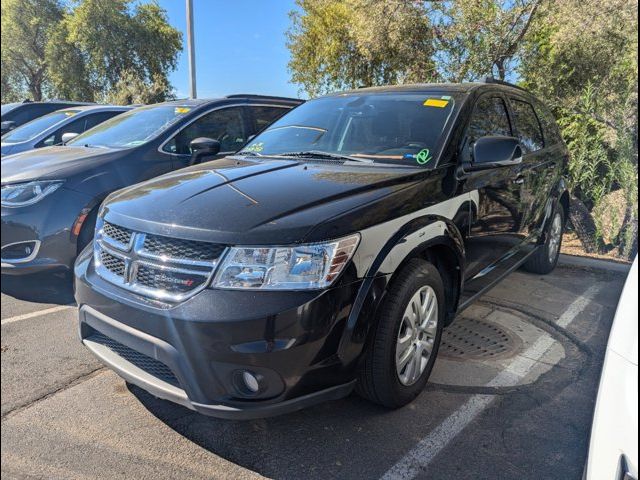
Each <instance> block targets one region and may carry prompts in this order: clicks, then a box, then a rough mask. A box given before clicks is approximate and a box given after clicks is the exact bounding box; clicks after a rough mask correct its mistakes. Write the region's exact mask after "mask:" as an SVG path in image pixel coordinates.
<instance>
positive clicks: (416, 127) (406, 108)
mask: <svg viewBox="0 0 640 480" xmlns="http://www.w3.org/2000/svg"><path fill="white" fill-rule="evenodd" d="M453 108H454V99H453V97H451V96H448V95H441V94H437V95H436V94H433V93H431V94H424V93H415V92H410V93H398V92H392V93H374V94H371V93H364V92H363V93H361V94H360V93H356V94H345V95H338V96H331V97H324V98H319V99H317V100H312V101H309V102H307V103H304V104H303V105H301V106H299V107H298V108H296V109H295V110H293V111H291V112H290V113H288V114H287V115H285V116H284V117H282V118H281V119H280V120H278V121H277V122H275V123H274V124H273V125H272V126H271V127H270V128H268V129H267V130H265V131H264V132H263V133H262V134H260V135H258V136H257V137H256V138H255V139H253V140H252V141H251V142H250V143H249V144H248V145H247V146H246V147H245V148H244V149H242V150H241V151H240V152H239V154H240V155H242V154H253V155H255V154H259V155H282V154H290V155H295V154H296V153H297V154H299V156H304V155H303V154H304V153H307V154H310V155H312V156H313V157H314V158H321V157H322V154H323V153H324V154H327V155H326V156H327V157H330V156H344V157H346V156H348V157H351V158H357V159H367V160H370V161H374V162H380V163H394V164H403V165H412V166H426V165H427V164H430V162H431V160H432V159H433V156H434V154H435V150H436V149H437V148H438V147H439V144H440V137H441V135H442V132H443V130H444V128H445V126H446V124H447V120H448V118H449V116H450V115H451V112H452V111H453Z"/></svg>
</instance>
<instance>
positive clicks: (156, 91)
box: [104, 71, 175, 105]
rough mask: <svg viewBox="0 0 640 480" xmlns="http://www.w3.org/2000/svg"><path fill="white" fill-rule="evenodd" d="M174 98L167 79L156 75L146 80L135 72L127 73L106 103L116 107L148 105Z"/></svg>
mask: <svg viewBox="0 0 640 480" xmlns="http://www.w3.org/2000/svg"><path fill="white" fill-rule="evenodd" d="M174 98H175V97H174V95H173V90H172V88H171V85H170V84H169V82H168V81H167V79H166V77H163V76H161V75H154V76H153V77H152V78H151V80H145V79H142V78H140V77H139V76H138V75H137V74H136V73H135V72H131V71H126V72H124V73H123V74H122V76H121V77H120V79H119V80H118V83H116V84H115V86H114V87H113V88H112V89H111V90H110V91H109V93H108V94H107V96H106V97H105V99H104V101H105V103H110V104H114V105H133V104H143V105H148V104H151V103H159V102H164V101H166V100H172V99H174Z"/></svg>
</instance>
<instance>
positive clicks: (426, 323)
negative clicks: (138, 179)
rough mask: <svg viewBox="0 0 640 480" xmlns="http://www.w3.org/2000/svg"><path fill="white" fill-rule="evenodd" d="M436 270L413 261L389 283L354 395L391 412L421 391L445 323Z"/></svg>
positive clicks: (418, 260) (420, 262)
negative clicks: (356, 393) (358, 395)
mask: <svg viewBox="0 0 640 480" xmlns="http://www.w3.org/2000/svg"><path fill="white" fill-rule="evenodd" d="M444 298H445V296H444V286H443V282H442V278H441V277H440V273H439V272H438V270H437V269H436V268H435V267H434V266H433V265H432V264H431V263H429V262H427V261H426V260H422V259H418V258H415V259H412V260H410V261H409V262H408V263H407V265H406V266H405V267H403V269H402V270H401V271H400V272H399V273H398V274H397V276H396V278H395V279H394V280H393V281H392V283H391V285H390V287H389V290H388V291H387V295H386V297H385V300H384V303H383V305H382V307H381V310H380V313H379V315H378V318H377V324H376V327H375V332H374V333H373V337H372V341H371V342H370V344H369V346H368V348H367V351H366V352H365V354H364V355H365V358H364V360H363V364H362V365H361V369H360V374H359V379H358V385H357V388H356V391H357V392H358V393H359V394H360V395H361V396H363V397H365V398H367V399H368V400H371V401H372V402H375V403H378V404H381V405H384V406H386V407H390V408H398V407H402V406H404V405H406V404H408V403H409V402H411V401H412V400H413V399H414V398H415V397H417V396H418V395H419V394H420V392H421V391H422V390H423V389H424V386H425V385H426V383H427V380H428V379H429V375H430V374H431V371H432V370H433V365H434V363H435V360H436V356H437V354H438V346H439V345H440V338H441V336H442V328H443V325H444V318H445V310H446V309H445V305H444V301H445V300H444Z"/></svg>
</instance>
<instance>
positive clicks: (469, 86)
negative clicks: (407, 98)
mask: <svg viewBox="0 0 640 480" xmlns="http://www.w3.org/2000/svg"><path fill="white" fill-rule="evenodd" d="M496 85H498V86H501V87H506V88H514V89H518V90H521V91H523V89H522V88H520V87H518V86H516V85H511V84H509V83H506V82H500V81H497V80H495V81H493V80H492V81H489V80H485V81H484V82H463V83H444V82H443V83H414V84H405V85H385V86H381V87H366V88H358V89H354V90H347V91H344V92H336V93H332V94H330V95H328V96H333V95H344V94H359V93H390V92H453V93H469V92H471V91H472V90H476V89H479V88H487V87H491V86H496Z"/></svg>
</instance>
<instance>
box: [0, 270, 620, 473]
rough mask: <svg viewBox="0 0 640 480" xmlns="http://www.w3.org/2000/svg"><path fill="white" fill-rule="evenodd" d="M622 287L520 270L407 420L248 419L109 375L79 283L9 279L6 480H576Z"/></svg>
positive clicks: (352, 411)
mask: <svg viewBox="0 0 640 480" xmlns="http://www.w3.org/2000/svg"><path fill="white" fill-rule="evenodd" d="M618 270H619V269H618ZM624 279H625V274H624V273H623V272H620V271H604V270H598V269H589V268H582V267H576V266H575V265H574V266H562V267H559V268H558V269H557V270H556V271H555V272H554V273H553V274H551V275H548V276H536V275H531V274H527V273H523V272H516V273H514V274H513V275H511V276H510V277H509V278H508V279H507V280H506V281H504V282H503V283H502V284H500V285H499V286H497V287H496V288H495V289H493V290H492V291H491V292H489V293H488V294H487V295H485V296H484V297H483V298H482V299H481V300H480V301H479V302H477V303H476V304H474V305H473V306H472V307H470V308H469V309H467V310H466V311H465V312H462V313H461V314H460V315H459V318H458V319H457V320H456V322H455V323H454V325H453V326H452V327H450V328H449V329H448V331H447V332H446V333H445V335H444V341H445V342H446V345H445V346H444V347H443V348H442V351H441V353H440V355H439V357H438V360H437V362H436V368H435V370H434V373H433V376H432V379H431V383H430V384H429V385H428V387H427V389H426V390H425V391H424V392H423V393H422V395H420V397H418V399H417V400H416V401H414V402H413V403H412V404H410V405H408V406H407V407H405V408H403V409H400V410H396V411H390V410H386V409H384V408H381V407H378V406H375V405H372V404H370V403H368V402H366V401H365V400H362V399H361V398H359V397H358V396H356V395H355V394H354V395H351V396H350V397H348V398H345V399H342V400H338V401H334V402H328V403H325V404H322V405H318V406H314V407H312V408H308V409H306V410H303V411H300V412H296V413H293V414H290V415H284V416H280V417H274V418H268V419H262V420H252V421H242V422H240V421H229V420H219V419H215V418H210V417H205V416H202V415H200V414H197V413H194V412H192V411H190V410H188V409H185V408H183V407H180V406H176V405H173V404H171V403H169V402H166V401H163V400H159V399H156V398H154V397H152V396H151V395H149V394H147V393H146V392H144V391H142V390H140V389H139V388H136V387H134V386H129V385H127V384H126V383H125V382H124V381H123V380H121V379H120V378H119V377H118V376H117V375H115V374H114V373H112V372H111V371H109V370H107V369H105V368H103V367H102V366H101V364H100V363H99V362H98V361H97V360H95V359H94V357H93V356H92V355H91V354H90V353H89V352H88V351H86V349H85V348H84V347H83V346H82V345H81V344H80V342H79V340H78V336H77V319H76V316H77V313H76V310H75V307H74V306H73V296H72V292H71V288H70V285H69V283H68V281H67V279H65V278H63V277H46V276H43V277H36V278H31V279H29V280H28V281H23V280H21V279H16V278H11V277H2V297H1V307H2V354H1V355H2V372H1V373H2V375H1V380H2V382H1V383H2V430H1V432H2V478H3V479H4V478H47V479H49V478H60V479H74V478H79V479H86V478H91V479H94V478H95V479H101V478H105V479H107V478H108V479H114V478H136V479H138V478H139V479H147V478H148V479H159V478H175V479H181V478H185V479H186V478H188V479H199V478H203V479H205V478H207V479H210V478H222V479H227V478H229V479H244V478H259V477H270V478H291V479H300V478H304V479H314V478H322V479H326V478H371V479H379V478H385V479H389V480H391V479H406V480H408V479H412V478H425V479H426V478H429V479H452V480H453V479H455V480H461V479H474V480H477V479H492V480H494V479H536V480H537V479H556V478H557V479H562V480H570V479H576V480H578V479H580V478H581V475H582V468H583V465H584V461H585V457H586V452H587V444H588V437H589V429H590V424H591V418H592V413H593V407H594V403H595V398H596V390H597V385H598V381H599V374H600V369H601V367H602V361H603V357H604V349H605V346H606V342H607V338H608V333H609V329H610V326H611V321H612V319H613V316H614V313H615V307H616V305H617V302H618V297H619V295H620V292H621V290H622V286H623V283H624ZM454 326H455V328H454Z"/></svg>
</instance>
